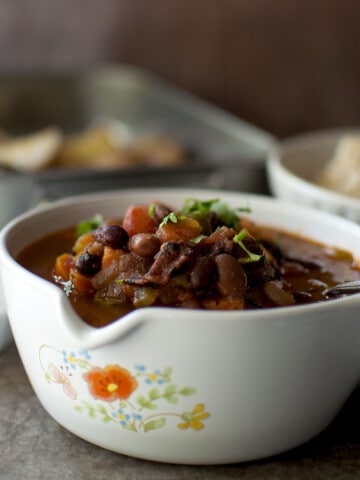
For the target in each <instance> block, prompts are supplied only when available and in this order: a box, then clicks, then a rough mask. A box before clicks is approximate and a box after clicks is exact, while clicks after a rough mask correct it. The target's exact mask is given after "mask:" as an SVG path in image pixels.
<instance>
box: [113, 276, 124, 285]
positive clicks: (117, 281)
mask: <svg viewBox="0 0 360 480" xmlns="http://www.w3.org/2000/svg"><path fill="white" fill-rule="evenodd" d="M115 283H117V284H118V285H122V284H123V283H125V280H124V279H123V278H118V279H117V280H115Z"/></svg>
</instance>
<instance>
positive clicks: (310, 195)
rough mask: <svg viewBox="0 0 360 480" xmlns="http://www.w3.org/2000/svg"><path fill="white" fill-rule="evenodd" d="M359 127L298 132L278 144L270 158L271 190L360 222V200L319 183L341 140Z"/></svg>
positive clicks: (269, 176) (300, 202) (301, 203)
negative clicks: (317, 182) (300, 133)
mask: <svg viewBox="0 0 360 480" xmlns="http://www.w3.org/2000/svg"><path fill="white" fill-rule="evenodd" d="M359 133H360V130H359V129H356V128H354V129H330V130H323V131H315V132H310V133H306V134H302V135H297V136H294V137H291V138H288V139H285V140H283V141H280V142H278V143H277V144H275V145H274V146H273V147H272V148H271V149H270V150H269V154H268V159H267V177H268V183H269V188H270V191H271V193H273V194H274V195H275V196H276V197H278V198H281V199H283V200H287V201H291V202H295V203H296V204H297V205H305V206H311V207H315V208H319V209H321V210H325V211H329V212H332V213H335V214H337V215H340V216H343V217H346V218H349V219H350V220H353V221H356V222H358V223H360V199H358V198H353V197H351V196H348V195H345V194H341V193H337V192H335V191H332V190H330V189H327V188H323V187H321V186H319V185H317V184H316V179H317V178H318V175H319V174H320V172H321V170H322V169H323V168H324V167H325V165H326V163H327V162H328V161H329V160H330V159H331V158H332V157H333V155H334V153H335V151H336V148H337V146H338V144H339V141H340V140H341V139H342V138H344V136H345V135H348V134H357V135H358V134H359Z"/></svg>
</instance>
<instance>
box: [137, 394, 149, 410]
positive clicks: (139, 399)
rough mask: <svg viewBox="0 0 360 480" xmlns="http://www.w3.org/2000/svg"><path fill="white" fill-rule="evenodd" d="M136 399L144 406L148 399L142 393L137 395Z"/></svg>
mask: <svg viewBox="0 0 360 480" xmlns="http://www.w3.org/2000/svg"><path fill="white" fill-rule="evenodd" d="M136 401H137V403H138V404H139V405H140V406H141V407H145V406H146V405H147V403H148V399H147V398H146V397H145V396H144V395H139V396H138V397H137V399H136Z"/></svg>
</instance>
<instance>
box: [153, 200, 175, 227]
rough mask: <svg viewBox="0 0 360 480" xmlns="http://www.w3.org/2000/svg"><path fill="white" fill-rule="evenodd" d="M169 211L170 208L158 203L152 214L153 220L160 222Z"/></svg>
mask: <svg viewBox="0 0 360 480" xmlns="http://www.w3.org/2000/svg"><path fill="white" fill-rule="evenodd" d="M170 212H171V210H170V208H168V207H167V206H166V205H162V204H161V203H159V204H156V205H155V208H154V213H153V215H152V216H153V219H154V220H155V222H156V223H158V224H160V223H161V222H162V221H163V220H164V218H165V217H166V215H169V213H170Z"/></svg>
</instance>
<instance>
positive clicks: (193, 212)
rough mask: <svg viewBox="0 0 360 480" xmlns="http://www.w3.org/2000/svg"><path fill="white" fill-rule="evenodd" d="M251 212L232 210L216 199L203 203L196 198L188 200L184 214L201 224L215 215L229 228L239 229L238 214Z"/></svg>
mask: <svg viewBox="0 0 360 480" xmlns="http://www.w3.org/2000/svg"><path fill="white" fill-rule="evenodd" d="M240 211H242V212H249V211H250V209H249V208H236V209H233V208H230V207H229V206H228V205H227V204H226V203H225V202H222V201H221V200H219V199H217V198H215V199H212V200H206V201H201V200H197V199H196V198H187V199H186V200H185V202H184V206H183V208H182V212H183V213H184V214H185V215H188V216H189V217H194V218H196V219H197V220H198V221H199V222H200V223H202V224H205V223H206V220H208V219H209V218H210V216H211V214H212V213H215V214H216V215H217V217H218V218H219V220H220V221H221V222H222V223H223V224H224V225H226V226H227V227H229V228H234V229H238V228H239V224H240V219H239V217H238V215H237V212H240Z"/></svg>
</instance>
